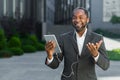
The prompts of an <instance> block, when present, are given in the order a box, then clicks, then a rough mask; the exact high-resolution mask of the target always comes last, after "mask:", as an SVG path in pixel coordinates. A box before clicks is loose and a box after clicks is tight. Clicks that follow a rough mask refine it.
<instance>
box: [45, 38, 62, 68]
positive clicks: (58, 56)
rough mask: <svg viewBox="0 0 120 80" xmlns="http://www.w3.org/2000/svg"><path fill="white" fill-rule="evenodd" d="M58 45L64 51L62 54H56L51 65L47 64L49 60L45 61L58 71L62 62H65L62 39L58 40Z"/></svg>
mask: <svg viewBox="0 0 120 80" xmlns="http://www.w3.org/2000/svg"><path fill="white" fill-rule="evenodd" d="M58 43H59V46H60V48H61V50H62V53H54V55H53V57H54V59H53V61H52V62H51V63H50V64H47V58H46V61H45V64H46V65H47V66H49V67H50V68H52V69H56V68H57V67H58V66H59V64H60V63H61V61H62V60H63V42H62V38H61V37H59V38H58Z"/></svg>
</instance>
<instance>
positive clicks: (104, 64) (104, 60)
mask: <svg viewBox="0 0 120 80" xmlns="http://www.w3.org/2000/svg"><path fill="white" fill-rule="evenodd" d="M102 39H103V37H102ZM98 51H99V53H100V54H99V58H98V61H97V63H96V64H97V65H98V66H99V67H101V68H102V69H103V70H107V69H108V68H109V65H110V61H109V59H108V56H107V54H106V48H105V45H104V41H103V43H102V44H101V46H100V48H99V50H98Z"/></svg>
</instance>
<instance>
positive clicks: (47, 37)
mask: <svg viewBox="0 0 120 80" xmlns="http://www.w3.org/2000/svg"><path fill="white" fill-rule="evenodd" d="M44 38H45V40H46V42H48V41H50V40H51V41H54V42H55V43H56V47H55V53H61V52H62V51H61V49H60V46H59V44H58V41H57V39H56V37H55V35H54V34H53V35H44Z"/></svg>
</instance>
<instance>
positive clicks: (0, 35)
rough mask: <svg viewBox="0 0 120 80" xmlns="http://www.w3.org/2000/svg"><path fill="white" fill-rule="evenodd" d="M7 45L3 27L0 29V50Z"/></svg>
mask: <svg viewBox="0 0 120 80" xmlns="http://www.w3.org/2000/svg"><path fill="white" fill-rule="evenodd" d="M6 47H7V42H6V38H5V34H4V31H3V29H0V50H4V49H5V48H6Z"/></svg>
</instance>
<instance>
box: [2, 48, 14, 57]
mask: <svg viewBox="0 0 120 80" xmlns="http://www.w3.org/2000/svg"><path fill="white" fill-rule="evenodd" d="M12 55H13V53H12V52H10V51H8V50H1V51H0V58H6V57H7V58H8V57H12Z"/></svg>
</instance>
